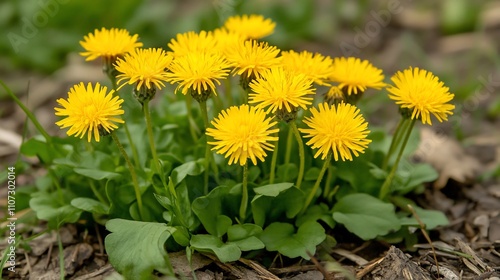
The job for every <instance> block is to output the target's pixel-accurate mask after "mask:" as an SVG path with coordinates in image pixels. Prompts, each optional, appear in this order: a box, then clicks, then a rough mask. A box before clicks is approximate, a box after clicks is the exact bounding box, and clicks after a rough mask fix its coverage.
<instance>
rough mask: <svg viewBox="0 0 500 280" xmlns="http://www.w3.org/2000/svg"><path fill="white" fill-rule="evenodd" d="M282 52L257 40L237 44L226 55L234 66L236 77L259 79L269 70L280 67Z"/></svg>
mask: <svg viewBox="0 0 500 280" xmlns="http://www.w3.org/2000/svg"><path fill="white" fill-rule="evenodd" d="M279 52H280V50H279V49H278V48H276V47H275V46H269V45H268V43H267V42H260V43H259V42H257V41H255V40H252V41H245V42H242V43H240V44H235V45H234V48H232V49H231V50H228V52H227V53H226V56H227V60H228V61H229V62H231V63H233V64H234V67H235V68H234V70H233V73H234V75H240V76H243V77H247V78H249V77H259V76H260V74H261V73H262V72H264V71H266V70H267V69H269V68H271V67H274V66H278V65H279V64H280V61H281V58H279V57H278V54H279Z"/></svg>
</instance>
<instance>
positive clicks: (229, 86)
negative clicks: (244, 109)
mask: <svg viewBox="0 0 500 280" xmlns="http://www.w3.org/2000/svg"><path fill="white" fill-rule="evenodd" d="M224 86H225V88H226V90H225V92H224V94H225V95H226V96H227V100H228V101H229V104H231V105H236V104H235V103H234V98H233V83H232V80H231V77H227V79H225V80H224Z"/></svg>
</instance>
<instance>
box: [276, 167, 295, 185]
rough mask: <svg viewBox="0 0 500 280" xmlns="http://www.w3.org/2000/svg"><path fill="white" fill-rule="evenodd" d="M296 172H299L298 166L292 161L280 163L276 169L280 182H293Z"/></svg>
mask: <svg viewBox="0 0 500 280" xmlns="http://www.w3.org/2000/svg"><path fill="white" fill-rule="evenodd" d="M297 174H299V168H298V167H297V165H296V164H294V163H287V164H283V165H280V166H278V170H277V171H276V177H277V178H278V179H279V181H281V182H293V181H295V179H296V178H297Z"/></svg>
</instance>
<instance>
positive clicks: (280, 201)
mask: <svg viewBox="0 0 500 280" xmlns="http://www.w3.org/2000/svg"><path fill="white" fill-rule="evenodd" d="M254 191H255V192H256V193H257V195H256V196H255V197H254V198H253V199H252V202H251V205H252V215H253V218H254V221H255V224H256V225H258V226H261V227H262V226H264V224H265V222H266V221H271V222H272V221H277V220H280V219H281V218H282V216H283V215H284V214H286V217H287V218H289V219H291V218H293V217H295V216H296V215H297V214H298V213H299V212H300V210H301V209H302V206H303V205H304V193H303V192H302V191H301V190H299V189H297V188H295V187H294V186H293V184H292V183H279V184H272V185H266V186H262V187H258V188H254Z"/></svg>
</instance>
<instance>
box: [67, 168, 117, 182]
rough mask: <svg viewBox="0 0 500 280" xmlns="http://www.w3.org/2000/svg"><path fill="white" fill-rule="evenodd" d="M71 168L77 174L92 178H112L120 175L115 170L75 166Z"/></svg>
mask: <svg viewBox="0 0 500 280" xmlns="http://www.w3.org/2000/svg"><path fill="white" fill-rule="evenodd" d="M73 170H74V171H75V173H77V174H80V175H83V176H85V177H89V178H92V179H94V180H102V179H108V180H113V179H115V178H118V177H120V176H121V175H120V174H118V173H115V172H109V171H102V170H99V169H88V168H75V169H73Z"/></svg>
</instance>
